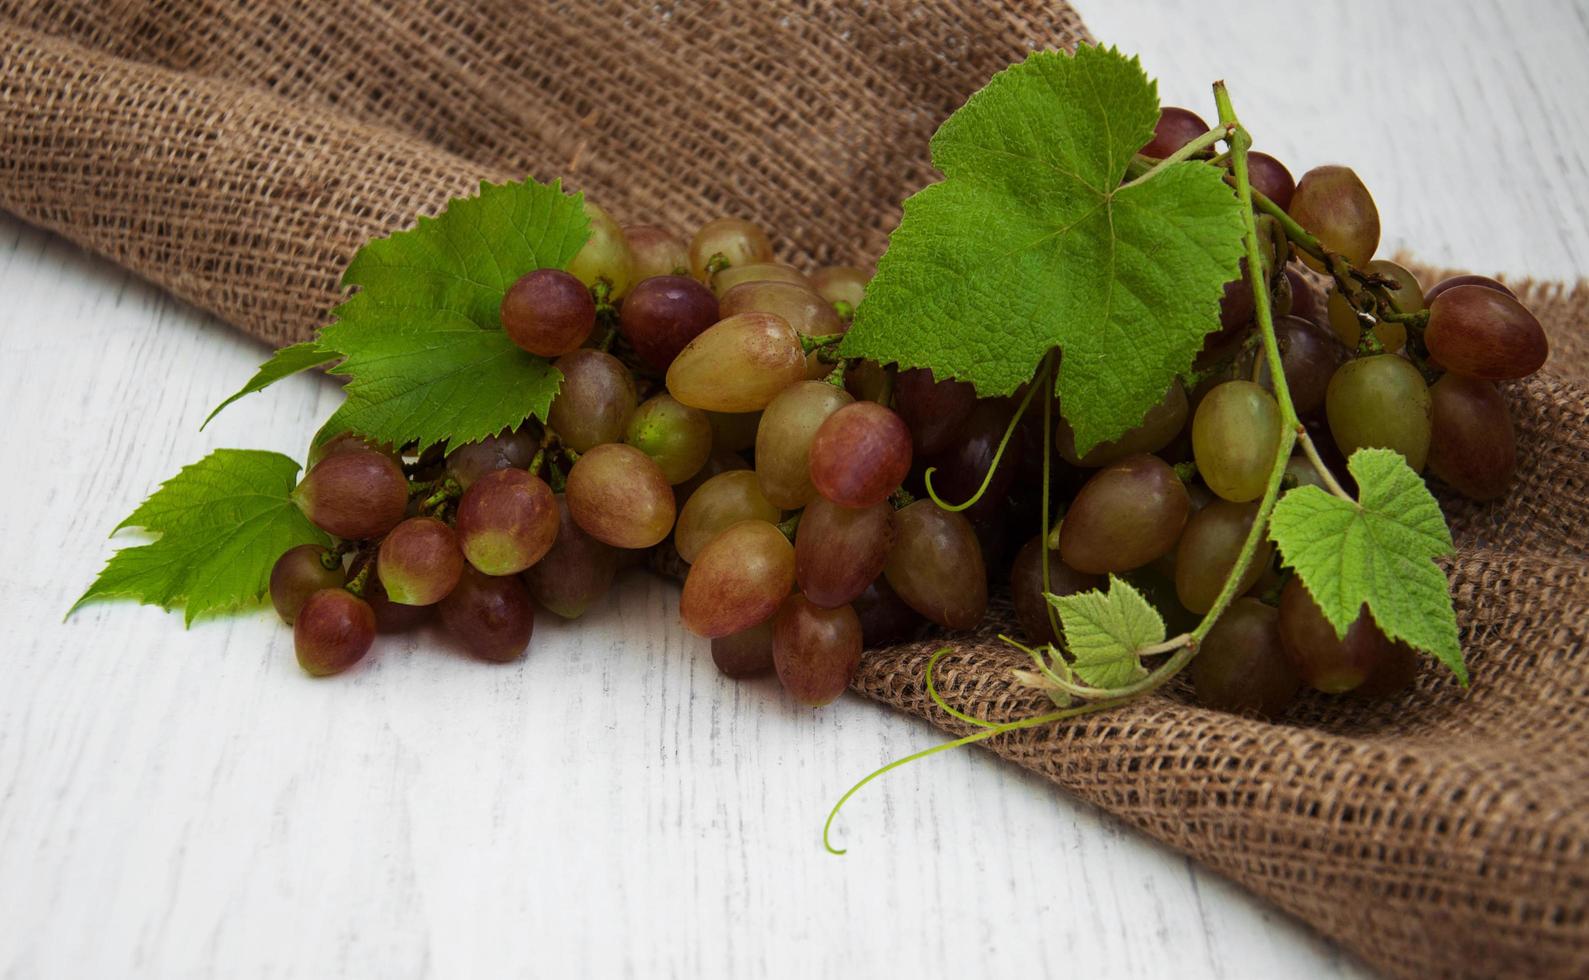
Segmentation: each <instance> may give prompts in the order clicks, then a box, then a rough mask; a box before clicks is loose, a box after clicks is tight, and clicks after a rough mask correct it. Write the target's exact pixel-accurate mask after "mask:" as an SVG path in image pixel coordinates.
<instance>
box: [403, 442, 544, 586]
mask: <svg viewBox="0 0 1589 980" xmlns="http://www.w3.org/2000/svg"><path fill="white" fill-rule="evenodd" d="M454 522H455V523H456V525H457V527H458V546H459V547H460V548H462V549H463V555H464V557H465V558H467V559H469V564H471V565H473V566H474V567H475V568H477V569H479V570H480V571H482V572H484V573H486V574H487V575H516V574H518V573H519V572H522V571H524V570H525V569H526V568H529V567H530V566H531V565H533V564H535V563H536V562H538V561H540V560H541V556H542V555H544V554H546V552H547V551H548V550H549V549H550V548H551V547H552V542H553V541H554V540H556V538H557V499H556V497H555V496H554V495H553V493H552V488H551V487H549V486H547V484H546V481H545V480H543V479H541V478H540V477H538V476H536V475H535V474H533V473H530V472H528V471H526V470H497V471H496V472H494V473H487V474H486V475H485V476H482V477H481V478H480V479H478V480H476V481H475V482H474V485H473V486H471V487H470V488H469V489H468V490H465V491H464V494H463V497H462V498H460V499H459V501H458V516H457V517H456V518H455V521H454ZM386 591H387V592H388V593H390V594H391V595H392V598H393V599H397V598H398V596H397V594H396V593H395V592H393V590H392V587H391V585H390V584H389V583H388V585H387V587H386ZM399 601H402V600H399ZM419 605H422V603H419Z"/></svg>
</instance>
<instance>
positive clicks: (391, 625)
mask: <svg viewBox="0 0 1589 980" xmlns="http://www.w3.org/2000/svg"><path fill="white" fill-rule="evenodd" d="M372 560H373V559H372ZM362 568H363V564H362V563H359V562H355V563H354V565H353V569H352V571H353V573H354V575H357V574H358V572H359V570H360V569H362ZM371 571H372V572H373V571H374V569H371ZM363 598H364V601H365V603H366V604H368V605H369V607H370V610H371V611H372V612H374V613H375V632H376V633H377V634H380V635H382V636H385V635H389V634H392V633H407V632H408V631H410V630H413V629H417V628H418V627H419V626H420V625H421V624H423V623H425V622H426V621H428V620H429V619H430V617H431V613H432V612H434V611H435V608H436V607H435V606H405V605H403V604H402V603H399V602H393V601H392V600H391V599H390V598H388V597H387V595H386V589H385V588H383V587H382V585H381V577H380V576H379V575H374V574H371V575H370V576H368V577H367V578H365V580H364V596H363Z"/></svg>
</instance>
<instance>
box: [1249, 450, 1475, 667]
mask: <svg viewBox="0 0 1589 980" xmlns="http://www.w3.org/2000/svg"><path fill="white" fill-rule="evenodd" d="M1347 468H1348V469H1349V470H1350V471H1351V473H1352V476H1353V478H1354V479H1356V480H1357V486H1358V494H1357V501H1356V502H1355V503H1354V502H1353V501H1350V500H1343V499H1341V498H1340V497H1337V496H1334V495H1332V494H1329V493H1326V492H1324V491H1323V490H1321V489H1319V488H1318V487H1312V486H1304V487H1298V488H1296V489H1295V490H1292V491H1291V492H1289V493H1287V494H1286V495H1285V496H1284V497H1282V498H1281V499H1280V503H1279V504H1277V505H1276V506H1275V510H1274V514H1273V515H1272V516H1271V517H1270V518H1269V536H1270V537H1272V538H1274V540H1275V543H1276V544H1277V545H1279V546H1280V554H1281V557H1282V558H1283V559H1284V560H1285V563H1286V564H1288V565H1290V566H1291V567H1292V568H1294V569H1296V572H1297V574H1298V575H1299V576H1301V578H1302V584H1303V585H1305V586H1307V589H1308V592H1309V594H1311V595H1312V596H1313V601H1314V602H1317V603H1318V604H1319V608H1320V609H1322V610H1323V611H1324V616H1325V618H1326V619H1328V620H1329V621H1330V625H1332V626H1334V627H1335V632H1336V633H1337V635H1345V633H1346V630H1347V627H1349V626H1351V625H1352V623H1353V622H1355V621H1356V620H1357V617H1358V615H1359V614H1360V613H1361V611H1362V608H1363V605H1364V604H1365V603H1366V604H1367V605H1368V611H1369V613H1370V614H1371V615H1372V616H1373V617H1374V622H1375V623H1377V624H1378V625H1379V628H1380V629H1381V630H1383V631H1384V632H1385V633H1386V634H1387V635H1388V636H1390V637H1391V638H1393V639H1397V640H1402V641H1404V642H1406V643H1408V644H1411V645H1412V646H1414V647H1417V648H1418V649H1419V650H1423V651H1425V652H1428V653H1431V654H1433V655H1434V656H1435V657H1436V658H1437V659H1438V660H1439V661H1440V662H1441V663H1443V664H1445V665H1446V666H1447V667H1449V668H1451V671H1452V672H1453V673H1455V674H1456V675H1457V678H1458V679H1459V680H1461V681H1462V683H1464V684H1466V683H1467V681H1468V671H1467V667H1466V666H1465V665H1464V664H1463V662H1462V647H1461V644H1460V643H1459V642H1458V639H1457V617H1456V612H1455V610H1454V609H1453V608H1452V606H1451V593H1450V587H1449V585H1448V583H1447V582H1446V575H1445V572H1443V571H1441V569H1440V566H1439V565H1436V564H1435V563H1434V559H1435V558H1438V557H1440V556H1442V555H1447V554H1450V553H1451V547H1452V545H1451V532H1450V531H1449V530H1448V529H1447V528H1446V522H1445V518H1444V517H1443V516H1442V515H1441V513H1440V505H1439V504H1438V503H1436V502H1435V499H1434V497H1433V496H1432V495H1431V494H1430V493H1429V488H1428V487H1426V486H1424V482H1423V480H1422V479H1421V478H1420V477H1419V476H1418V474H1417V473H1415V472H1413V470H1412V468H1411V467H1409V466H1408V465H1407V461H1406V460H1405V459H1403V458H1402V456H1401V454H1399V453H1395V452H1392V451H1390V450H1388V449H1359V450H1358V451H1357V452H1355V453H1353V454H1352V458H1351V459H1350V460H1349V461H1348V462H1347Z"/></svg>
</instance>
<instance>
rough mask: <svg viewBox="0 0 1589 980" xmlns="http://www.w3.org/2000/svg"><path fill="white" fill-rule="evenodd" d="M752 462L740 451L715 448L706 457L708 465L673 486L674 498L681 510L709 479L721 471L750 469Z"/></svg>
mask: <svg viewBox="0 0 1589 980" xmlns="http://www.w3.org/2000/svg"><path fill="white" fill-rule="evenodd" d="M749 469H750V464H749V463H747V462H745V458H744V457H743V456H741V455H739V454H738V453H731V452H729V451H728V450H726V449H713V450H712V455H710V456H708V457H706V465H705V466H702V467H701V469H700V471H699V472H697V473H696V474H695V475H694V476H692V477H690V478H689V479H688V480H685V481H684V482H683V483H681V484H679V485H678V486H676V487H674V488H673V499H674V500H675V501H677V502H678V506H679V509H680V512H681V513H682V511H683V508H684V507H685V506H686V505H688V504H689V502H690V498H691V497H693V496H695V491H697V490H699V489H700V488H701V487H702V486H704V485H705V484H706V481H707V480H710V479H711V478H712V477H714V476H717V475H719V474H721V473H728V472H732V471H735V470H749Z"/></svg>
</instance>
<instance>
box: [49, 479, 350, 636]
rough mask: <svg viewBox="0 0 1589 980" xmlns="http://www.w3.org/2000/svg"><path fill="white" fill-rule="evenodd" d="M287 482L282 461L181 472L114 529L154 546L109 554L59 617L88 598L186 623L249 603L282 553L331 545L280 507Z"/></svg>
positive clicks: (293, 509) (286, 503)
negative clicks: (177, 616)
mask: <svg viewBox="0 0 1589 980" xmlns="http://www.w3.org/2000/svg"><path fill="white" fill-rule="evenodd" d="M297 474H298V464H297V463H296V462H294V461H293V460H292V459H290V458H288V457H286V456H283V455H281V454H280V453H271V452H263V451H260V450H250V449H218V450H216V451H215V452H213V453H211V454H210V455H209V456H206V457H205V458H204V459H202V460H200V461H199V462H197V463H194V464H193V465H191V466H186V467H183V469H182V471H181V472H180V473H178V474H177V475H176V476H174V477H172V478H171V479H169V480H167V481H166V482H165V483H164V484H163V485H161V487H160V489H159V490H156V491H155V492H154V494H153V495H152V496H150V497H149V499H148V500H146V501H144V502H143V503H142V504H141V505H140V506H139V507H138V509H137V510H135V511H133V512H132V515H131V516H130V517H128V518H127V519H126V520H124V521H122V522H121V523H120V524H118V525H117V526H116V531H120V530H122V529H123V528H127V527H141V528H144V529H146V530H148V531H150V532H153V533H155V534H158V535H159V536H160V537H159V538H157V539H156V540H155V541H153V542H151V543H149V544H146V545H138V546H135V547H130V548H123V549H121V550H120V551H118V552H116V553H115V554H114V555H112V556H111V559H110V561H109V562H108V563H107V564H106V565H105V569H104V571H102V572H100V573H99V577H98V578H97V579H95V580H94V584H93V585H91V586H89V587H88V591H87V592H84V593H83V596H82V598H80V599H78V600H77V602H76V603H75V604H74V605H73V606H72V608H71V610H70V611H68V612H67V615H68V616H70V615H71V614H72V613H73V612H76V611H77V609H78V608H79V607H80V606H82V605H83V604H84V603H86V602H89V601H91V600H94V599H101V598H129V599H137V600H138V601H139V602H143V603H153V604H155V605H158V606H160V607H162V608H164V609H172V608H174V607H176V606H179V605H180V606H184V607H185V608H184V619H185V621H186V622H187V623H189V624H191V623H192V622H193V620H194V619H196V618H197V617H199V616H201V615H204V614H205V613H209V612H218V611H223V610H227V609H233V608H236V607H237V606H241V605H244V604H247V603H250V602H257V601H258V600H259V597H260V596H262V595H264V594H265V589H266V588H267V586H268V585H269V582H270V569H271V566H272V565H274V564H275V563H276V559H277V558H280V557H281V554H282V552H284V551H286V550H287V549H288V548H292V547H294V546H296V545H300V544H310V543H314V544H329V543H330V541H331V539H330V538H328V537H327V536H326V535H325V533H324V532H322V531H321V530H320V529H319V528H316V527H315V526H314V525H313V524H310V523H309V520H308V518H306V517H304V516H303V513H302V512H301V511H300V510H299V509H298V508H297V506H296V505H294V504H293V502H292V501H291V500H290V499H289V497H288V494H290V493H291V492H292V490H293V487H294V486H296V484H297ZM111 533H112V534H114V533H115V531H113V532H111Z"/></svg>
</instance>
